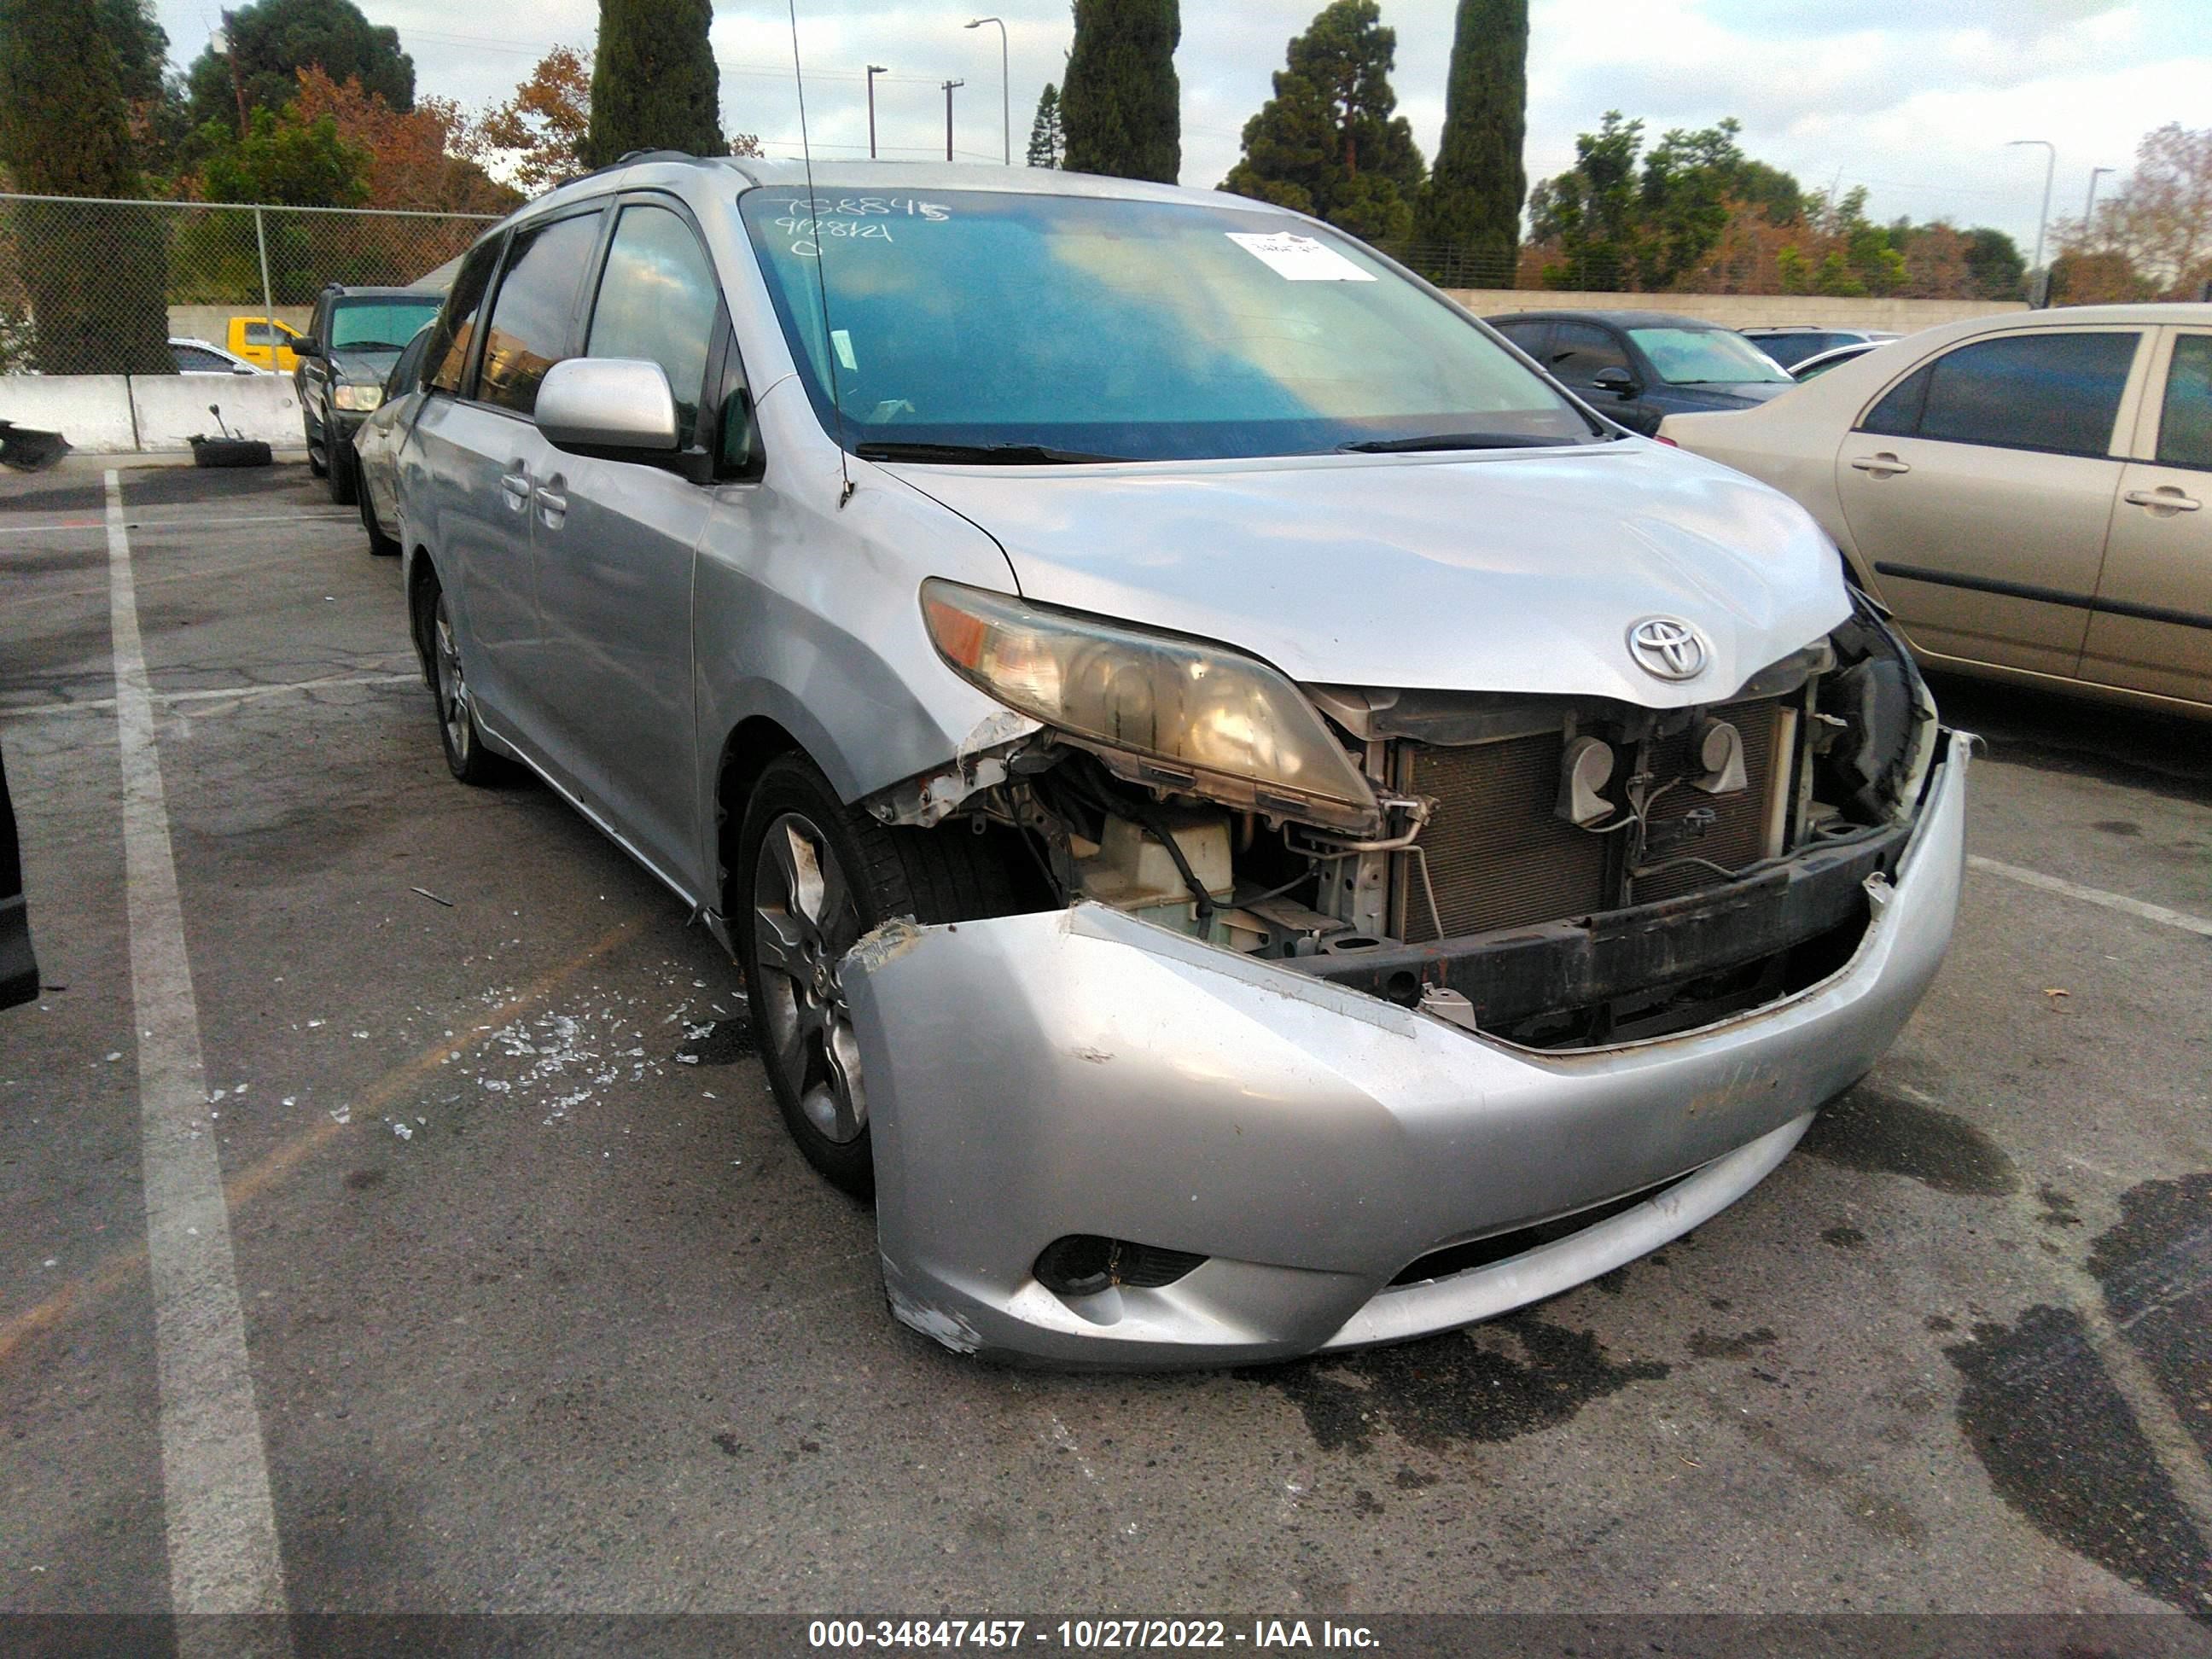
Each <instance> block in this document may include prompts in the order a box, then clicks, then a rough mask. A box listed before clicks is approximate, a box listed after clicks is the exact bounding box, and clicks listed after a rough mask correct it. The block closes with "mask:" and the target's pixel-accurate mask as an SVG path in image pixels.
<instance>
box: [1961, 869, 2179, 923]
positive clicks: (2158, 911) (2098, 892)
mask: <svg viewBox="0 0 2212 1659" xmlns="http://www.w3.org/2000/svg"><path fill="white" fill-rule="evenodd" d="M1966 866H1967V868H1969V869H1972V870H1985V871H1987V872H1989V873H1990V875H1993V876H2002V877H2003V878H2005V879H2006V880H2007V881H2016V882H2018V883H2019V884H2021V886H2023V887H2039V888H2041V889H2042V890H2044V891H2045V892H2046V893H2062V894H2063V895H2065V896H2066V897H2068V898H2071V899H2080V900H2081V902H2083V903H2084V904H2101V905H2103V906H2104V907H2105V908H2106V909H2107V910H2118V911H2119V912H2120V913H2121V914H2122V915H2130V916H2140V917H2142V919H2143V920H2144V921H2155V922H2160V923H2162V924H2163V925H2165V926H2166V927H2179V928H2180V929H2181V930H2182V931H2183V932H2184V933H2201V934H2203V936H2204V937H2205V938H2206V939H2212V921H2206V920H2205V919H2204V918H2203V916H2192V915H2190V914H2189V913H2188V912H2187V911H2186V910H2169V909H2167V908H2166V906H2164V905H2163V904H2152V903H2149V902H2147V901H2145V900H2142V899H2138V898H2130V897H2129V896H2127V895H2126V894H2125V893H2108V892H2106V890H2104V889H2103V888H2101V887H2084V886H2082V885H2081V883H2079V882H2075V881H2068V880H2066V879H2065V878H2063V877H2062V876H2046V875H2045V874H2044V873H2043V872H2042V871H2040V870H2026V869H2022V868H2021V866H2019V865H2017V864H2004V863H2001V862H2000V861H1998V860H1996V859H1985V858H1983V857H1981V856H1980V855H1979V854H1967V856H1966Z"/></svg>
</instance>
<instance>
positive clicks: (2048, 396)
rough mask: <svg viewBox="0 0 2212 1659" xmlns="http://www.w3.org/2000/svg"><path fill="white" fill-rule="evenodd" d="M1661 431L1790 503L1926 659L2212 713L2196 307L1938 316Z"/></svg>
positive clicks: (2201, 325) (2208, 413)
mask: <svg viewBox="0 0 2212 1659" xmlns="http://www.w3.org/2000/svg"><path fill="white" fill-rule="evenodd" d="M1663 431H1664V435H1666V436H1667V437H1668V438H1671V439H1673V440H1674V441H1675V442H1677V443H1679V444H1680V445H1681V446H1682V447H1684V448H1685V449H1688V450H1692V451H1694V452H1696V453H1699V454H1701V455H1707V456H1711V458H1713V459H1716V460H1720V461H1724V462H1726V463H1727V464H1728V465H1730V466H1732V467H1735V469H1737V470H1738V471H1741V472H1747V473H1749V474H1750V475H1751V476H1752V477H1756V478H1761V479H1764V480H1765V481H1766V482H1767V483H1771V484H1773V485H1774V486H1775V487H1776V488H1778V489H1784V490H1786V491H1788V492H1789V493H1790V495H1794V496H1796V498H1797V500H1798V501H1801V502H1802V503H1803V504H1804V505H1805V507H1807V508H1808V510H1809V511H1810V512H1811V513H1812V514H1813V516H1814V518H1816V519H1818V520H1820V524H1821V527H1822V528H1824V529H1825V530H1826V531H1827V532H1828V533H1829V535H1831V536H1832V537H1833V538H1835V541H1836V544H1837V545H1838V547H1840V548H1841V549H1842V550H1843V553H1844V557H1845V558H1846V559H1848V560H1849V561H1850V571H1851V575H1852V579H1853V580H1855V581H1856V582H1857V583H1858V585H1859V586H1862V587H1863V588H1864V589H1865V590H1866V592H1869V593H1870V594H1872V595H1873V596H1875V598H1876V599H1878V600H1880V601H1881V604H1882V605H1884V606H1886V607H1887V609H1888V610H1889V611H1890V612H1891V613H1892V615H1893V616H1894V617H1895V618H1896V620H1897V623H1898V624H1899V627H1900V628H1901V629H1902V630H1903V631H1904V634H1905V637H1906V639H1907V640H1909V641H1911V644H1912V646H1913V647H1914V648H1915V649H1916V650H1917V651H1918V652H1919V653H1920V654H1921V655H1922V656H1923V658H1925V659H1927V660H1928V661H1929V662H1932V663H1937V664H1941V665H1943V666H1945V667H1948V668H1956V669H1960V670H1964V671H1969V672H1972V673H1976V674H1980V675H1984V676H1987V677H1991V678H2000V679H2005V680H2010V681H2014V682H2017V683H2021V684H2039V685H2048V686H2054V687H2059V688H2063V689H2070V690H2080V691H2082V692H2086V693H2087V694H2089V695H2092V696H2097V697H2100V698H2104V699H2106V700H2109V701H2114V702H2128V703H2133V704H2136V705H2138V706H2142V707H2147V708H2166V709H2172V710H2177V711H2180V712H2184V713H2191V714H2208V713H2212V512H2207V511H2205V510H2204V509H2205V507H2206V505H2207V502H2208V501H2212V306H2203V305H2154V306H2098V307H2090V306H2081V307H2068V308H2066V309H2063V310H2058V311H2046V312H2036V313H2019V314H2013V315H2007V316H1997V317H1984V318H1979V319H1975V320H1973V321H1972V322H1964V323H1953V324H1950V325H1947V326H1945V327H1942V328H1935V329H1929V330H1928V331H1925V332H1923V333H1919V334H1915V335H1913V336H1912V337H1911V338H1910V339H1908V340H1904V341H1900V342H1899V343H1896V344H1894V345H1888V346H1884V347H1883V348H1882V349H1881V350H1879V351H1876V352H1873V353H1870V354H1869V356H1865V357H1863V358H1862V359H1860V360H1859V361H1858V362H1855V363H1846V364H1845V365H1844V367H1842V368H1838V369H1834V370H1832V371H1830V372H1829V373H1828V374H1824V375H1822V376H1821V377H1820V379H1819V380H1815V381H1814V382H1813V383H1812V384H1811V385H1809V386H1806V387H1805V388H1803V390H1802V392H1799V393H1798V394H1797V395H1796V396H1795V397H1793V398H1788V399H1785V400H1784V401H1783V402H1781V403H1778V404H1770V405H1768V406H1767V407H1766V408H1765V409H1757V410H1750V411H1748V412H1747V413H1746V414H1743V415H1741V416H1735V415H1731V416H1725V417H1712V418H1708V417H1705V416H1670V417H1669V418H1668V422H1667V424H1666V426H1665V428H1663Z"/></svg>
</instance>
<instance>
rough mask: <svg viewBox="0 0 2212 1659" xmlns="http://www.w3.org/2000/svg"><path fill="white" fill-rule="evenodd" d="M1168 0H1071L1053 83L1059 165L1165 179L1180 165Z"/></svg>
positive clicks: (1174, 22)
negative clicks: (1061, 73)
mask: <svg viewBox="0 0 2212 1659" xmlns="http://www.w3.org/2000/svg"><path fill="white" fill-rule="evenodd" d="M1181 39H1182V13H1181V12H1180V10H1179V9H1177V4H1176V0H1075V40H1074V44H1073V46H1070V47H1069V49H1068V53H1067V73H1066V76H1065V77H1064V78H1063V79H1062V80H1061V82H1060V125H1061V128H1062V131H1063V132H1064V134H1065V147H1064V149H1063V150H1062V153H1061V156H1060V165H1061V166H1062V167H1068V168H1071V169H1073V171H1075V172H1077V173H1104V174H1106V175H1107V176H1108V177H1109V178H1115V179H1152V180H1154V181H1155V182H1157V183H1159V184H1163V185H1171V184H1174V183H1175V182H1176V178H1177V176H1178V175H1179V174H1180V173H1182V85H1181V83H1180V82H1178V81H1177V80H1176V68H1175V51H1176V42H1177V41H1179V40H1181Z"/></svg>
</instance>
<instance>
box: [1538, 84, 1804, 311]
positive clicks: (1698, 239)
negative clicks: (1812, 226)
mask: <svg viewBox="0 0 2212 1659" xmlns="http://www.w3.org/2000/svg"><path fill="white" fill-rule="evenodd" d="M1740 131H1742V128H1741V125H1739V124H1738V123H1737V122H1736V121H1735V120H1733V119H1729V120H1725V121H1723V122H1721V123H1720V124H1719V125H1716V126H1711V127H1705V128H1703V129H1701V130H1699V131H1695V132H1690V131H1683V130H1681V129H1680V128H1677V129H1674V130H1673V131H1668V133H1667V134H1666V135H1665V136H1664V137H1662V138H1661V139H1660V141H1659V142H1658V143H1656V144H1655V145H1653V146H1652V147H1651V149H1650V152H1649V153H1648V154H1647V153H1646V152H1645V151H1644V123H1643V122H1641V121H1631V120H1628V119H1626V118H1624V117H1623V116H1622V115H1621V113H1620V111H1619V110H1607V112H1605V116H1604V118H1603V119H1601V121H1600V122H1599V124H1598V130H1597V131H1595V132H1585V133H1583V134H1581V135H1580V136H1579V137H1577V138H1576V140H1575V165H1574V166H1573V167H1571V168H1570V169H1568V171H1566V172H1565V173H1560V174H1559V176H1558V177H1557V178H1554V179H1546V180H1544V181H1543V183H1541V184H1540V185H1537V186H1536V187H1535V189H1534V190H1533V191H1530V192H1529V195H1528V210H1529V218H1530V221H1531V228H1532V230H1533V231H1534V234H1535V237H1536V240H1538V241H1540V242H1552V243H1554V244H1556V245H1557V246H1558V248H1559V252H1560V254H1561V256H1562V258H1559V259H1558V260H1555V261H1553V263H1551V264H1547V266H1546V268H1545V271H1544V280H1545V283H1546V284H1547V286H1549V287H1553V288H1590V289H1640V290H1643V291H1645V292H1652V291H1656V290H1659V289H1667V288H1670V287H1672V286H1673V285H1674V283H1677V282H1680V280H1682V279H1683V278H1684V277H1685V276H1688V275H1689V274H1690V273H1691V272H1692V271H1693V270H1696V269H1697V268H1698V267H1699V264H1700V263H1701V262H1702V261H1703V260H1704V259H1705V257H1706V255H1708V254H1709V253H1711V252H1712V251H1713V249H1714V247H1715V246H1717V244H1718V243H1719V241H1720V240H1721V235H1722V233H1723V231H1725V230H1726V229H1727V228H1728V227H1729V220H1730V218H1731V217H1732V216H1734V214H1735V211H1736V210H1737V208H1738V206H1739V205H1740V204H1741V203H1742V202H1744V201H1745V200H1746V199H1747V197H1753V196H1754V195H1757V196H1761V197H1765V200H1766V202H1767V204H1769V206H1768V211H1769V212H1770V213H1771V211H1773V210H1776V209H1777V208H1778V207H1779V208H1781V209H1783V210H1787V209H1788V208H1789V207H1790V204H1792V202H1793V200H1794V198H1795V197H1796V195H1797V181H1796V179H1792V178H1791V177H1790V175H1789V174H1788V173H1782V172H1779V171H1778V170H1777V169H1775V168H1772V167H1767V166H1765V164H1764V163H1762V162H1758V161H1751V160H1750V159H1749V158H1748V157H1747V156H1746V155H1744V153H1743V151H1742V149H1741V148H1740V147H1739V146H1738V145H1737V143H1736V134H1737V133H1738V132H1740Z"/></svg>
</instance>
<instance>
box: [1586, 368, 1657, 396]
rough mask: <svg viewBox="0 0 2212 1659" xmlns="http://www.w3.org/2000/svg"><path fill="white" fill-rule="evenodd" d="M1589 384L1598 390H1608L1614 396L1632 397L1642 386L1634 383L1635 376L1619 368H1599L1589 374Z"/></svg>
mask: <svg viewBox="0 0 2212 1659" xmlns="http://www.w3.org/2000/svg"><path fill="white" fill-rule="evenodd" d="M1590 384H1591V385H1592V386H1595V387H1596V388H1597V389H1598V390H1599V391H1600V392H1611V393H1613V396H1614V397H1616V398H1633V397H1634V396H1635V395H1636V394H1637V393H1638V392H1641V391H1642V390H1643V389H1644V388H1643V387H1641V386H1638V385H1637V384H1636V377H1635V376H1634V375H1633V374H1630V373H1629V372H1628V371H1627V370H1626V369H1625V368H1601V369H1600V370H1598V372H1597V373H1596V374H1593V375H1591V376H1590Z"/></svg>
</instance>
